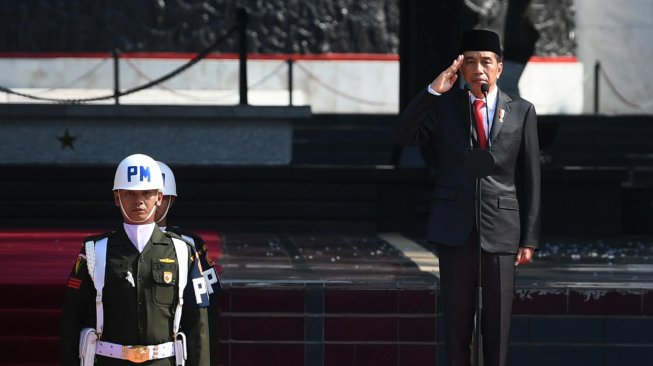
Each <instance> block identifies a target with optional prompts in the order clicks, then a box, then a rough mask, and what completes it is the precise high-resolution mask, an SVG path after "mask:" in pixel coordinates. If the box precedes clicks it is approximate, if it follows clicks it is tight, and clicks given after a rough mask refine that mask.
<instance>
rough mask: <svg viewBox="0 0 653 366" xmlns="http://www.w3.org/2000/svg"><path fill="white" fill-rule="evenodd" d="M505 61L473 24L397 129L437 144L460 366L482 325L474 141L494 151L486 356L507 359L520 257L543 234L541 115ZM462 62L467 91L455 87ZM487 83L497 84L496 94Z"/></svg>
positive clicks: (486, 237)
mask: <svg viewBox="0 0 653 366" xmlns="http://www.w3.org/2000/svg"><path fill="white" fill-rule="evenodd" d="M502 69H503V64H502V62H501V46H500V41H499V37H498V35H497V34H496V33H493V32H490V31H486V30H471V31H468V32H466V33H465V34H464V35H463V41H462V45H461V50H460V55H459V56H458V57H457V58H456V59H455V60H454V61H453V63H452V64H451V66H450V67H449V68H447V69H446V70H444V71H443V72H442V73H440V75H438V77H437V78H436V79H435V80H434V81H433V82H432V83H431V84H430V85H428V87H426V88H424V90H423V91H422V92H421V93H419V94H418V95H417V96H416V97H415V98H414V99H413V100H412V101H411V102H410V104H409V105H408V106H407V107H406V109H405V110H404V111H403V113H402V114H401V116H400V122H399V125H398V126H397V129H396V131H395V139H396V142H397V143H398V144H400V145H422V146H429V147H430V148H431V149H432V150H433V151H434V153H435V161H436V163H437V167H436V176H435V188H434V190H433V195H432V203H431V214H430V216H429V220H428V231H427V232H428V233H427V241H428V242H429V243H432V244H433V245H435V246H437V250H438V254H439V257H440V287H441V288H440V292H441V296H442V305H443V315H444V323H445V340H444V341H445V349H446V359H447V365H451V366H461V365H463V366H466V365H470V343H471V339H472V334H473V328H474V314H475V294H476V291H475V289H476V287H477V280H478V261H479V258H478V256H479V255H478V253H479V250H478V248H479V247H478V246H479V241H478V231H477V230H478V226H477V224H476V222H475V221H476V220H475V197H476V194H475V188H476V182H475V178H474V177H473V176H472V175H471V173H470V172H468V170H466V168H465V160H466V157H467V156H468V154H469V151H470V150H471V148H482V149H488V150H490V151H491V153H492V155H493V157H494V168H493V170H492V172H491V173H490V175H488V176H487V177H485V178H482V179H481V181H480V182H481V190H482V195H481V210H480V211H481V214H480V216H481V219H480V227H481V235H482V236H481V238H480V246H481V248H482V251H481V264H482V265H481V268H482V270H481V271H482V273H481V275H482V276H481V277H482V286H483V307H482V309H483V313H482V317H481V318H482V322H481V334H482V335H483V337H482V338H483V359H484V361H485V362H484V365H485V366H494V365H505V364H506V359H507V351H508V339H509V330H510V317H511V313H512V300H513V294H514V288H515V267H516V266H517V265H519V264H525V263H528V262H530V261H531V259H532V256H533V253H534V251H535V248H537V245H538V240H539V229H540V214H539V212H540V163H539V161H540V160H539V159H540V155H539V144H538V137H537V116H536V113H535V108H534V107H533V105H532V104H531V103H529V102H527V101H525V100H523V99H513V98H511V97H509V96H508V95H507V94H505V93H504V92H502V91H501V90H499V88H498V87H497V85H496V82H497V79H498V78H499V77H500V75H501V71H502ZM458 71H460V73H461V75H462V78H463V79H464V81H465V82H466V84H467V85H468V86H469V87H468V89H469V90H468V91H466V90H463V89H458V88H454V85H455V84H456V81H457V80H458ZM483 84H487V86H488V87H489V88H488V91H487V96H486V95H484V93H483V89H484V87H483V86H482V85H483ZM477 100H478V101H477ZM486 101H487V106H488V107H489V110H487V107H486V106H485V102H486ZM488 116H489V118H488Z"/></svg>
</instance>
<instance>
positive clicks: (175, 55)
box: [0, 52, 399, 61]
mask: <svg viewBox="0 0 653 366" xmlns="http://www.w3.org/2000/svg"><path fill="white" fill-rule="evenodd" d="M196 55H197V54H195V53H183V52H126V53H121V54H120V57H124V58H143V59H178V60H189V59H192V58H193V57H195V56H196ZM108 57H111V54H110V53H109V52H106V53H103V52H0V58H99V59H103V58H108ZM206 58H207V59H209V60H237V59H238V54H236V53H215V54H211V55H208V56H207V57H206ZM248 58H249V59H251V60H288V59H291V60H318V61H398V60H399V55H397V54H381V53H378V54H377V53H322V54H258V53H250V54H249V55H248Z"/></svg>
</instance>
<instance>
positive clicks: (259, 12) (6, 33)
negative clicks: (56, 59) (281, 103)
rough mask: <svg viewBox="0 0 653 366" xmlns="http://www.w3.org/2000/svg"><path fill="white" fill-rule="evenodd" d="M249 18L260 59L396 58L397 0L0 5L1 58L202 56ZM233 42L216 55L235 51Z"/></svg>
mask: <svg viewBox="0 0 653 366" xmlns="http://www.w3.org/2000/svg"><path fill="white" fill-rule="evenodd" d="M239 7H245V8H246V9H247V10H248V12H249V21H250V27H249V29H248V36H249V50H250V52H253V53H324V52H371V53H397V52H398V47H399V37H398V30H399V9H398V4H397V0H311V1H304V0H242V1H229V0H204V1H189V0H158V1H153V0H148V1H145V0H139V1H133V0H111V1H109V0H94V1H87V0H21V1H2V2H0V39H2V42H0V52H2V51H4V52H7V51H19V52H75V51H85V52H94V51H95V52H97V51H99V52H102V51H108V50H111V49H112V48H114V47H117V48H119V49H121V50H122V51H126V52H134V51H149V52H152V51H174V52H198V51H200V50H202V49H204V48H206V47H207V46H208V45H210V44H211V43H212V42H214V41H215V40H216V39H217V37H220V35H221V34H223V33H224V32H225V31H226V30H227V29H228V28H229V27H230V25H231V24H232V22H233V21H235V19H236V10H237V9H238V8H239ZM236 42H237V37H236V36H235V35H234V36H232V37H230V38H229V39H228V40H226V41H225V42H224V43H223V44H221V45H220V46H219V47H218V48H217V51H219V52H236V51H237V48H236V47H237V43H236Z"/></svg>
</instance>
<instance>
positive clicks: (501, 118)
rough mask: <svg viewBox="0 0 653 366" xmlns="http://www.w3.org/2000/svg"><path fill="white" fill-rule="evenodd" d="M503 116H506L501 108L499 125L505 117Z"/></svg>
mask: <svg viewBox="0 0 653 366" xmlns="http://www.w3.org/2000/svg"><path fill="white" fill-rule="evenodd" d="M505 114H506V110H505V109H503V108H501V109H500V110H499V123H503V116H505Z"/></svg>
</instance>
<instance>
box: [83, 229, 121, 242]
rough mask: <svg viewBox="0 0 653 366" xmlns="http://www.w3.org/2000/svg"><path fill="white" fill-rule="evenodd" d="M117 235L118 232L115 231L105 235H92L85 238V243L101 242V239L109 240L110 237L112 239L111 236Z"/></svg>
mask: <svg viewBox="0 0 653 366" xmlns="http://www.w3.org/2000/svg"><path fill="white" fill-rule="evenodd" d="M115 233H116V231H115V230H112V231H108V232H106V233H103V234H98V235H90V236H87V237H86V238H84V242H87V241H98V240H101V239H104V238H109V237H111V236H112V235H113V234H115Z"/></svg>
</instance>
